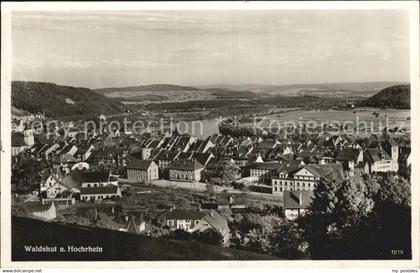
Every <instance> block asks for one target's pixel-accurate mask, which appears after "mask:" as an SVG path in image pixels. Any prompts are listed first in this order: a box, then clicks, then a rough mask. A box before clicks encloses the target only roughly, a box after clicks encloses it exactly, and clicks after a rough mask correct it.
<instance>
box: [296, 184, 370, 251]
mask: <svg viewBox="0 0 420 273" xmlns="http://www.w3.org/2000/svg"><path fill="white" fill-rule="evenodd" d="M373 207H374V202H373V200H372V198H371V197H370V196H369V191H368V188H367V187H366V186H365V185H364V183H363V180H360V179H352V180H345V181H343V182H334V181H333V182H331V183H328V182H324V181H321V182H320V183H319V185H318V187H317V188H316V190H315V196H314V199H313V202H312V203H311V206H310V208H309V214H308V216H307V217H305V218H306V219H304V220H303V224H304V226H305V230H306V236H307V238H308V241H309V244H310V252H311V256H312V258H314V259H348V258H359V257H363V256H362V255H361V253H363V254H364V253H365V251H366V249H363V247H362V246H361V245H360V242H361V240H360V239H361V238H363V239H366V238H365V237H369V235H368V232H365V231H364V232H360V230H361V227H362V226H363V225H364V224H365V223H366V219H368V218H369V216H370V214H371V212H372V210H373ZM362 242H363V243H365V242H366V241H362Z"/></svg>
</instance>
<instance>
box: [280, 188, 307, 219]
mask: <svg viewBox="0 0 420 273" xmlns="http://www.w3.org/2000/svg"><path fill="white" fill-rule="evenodd" d="M313 195H314V194H313V191H312V190H291V191H289V190H287V191H284V194H283V211H284V216H285V217H286V218H287V219H289V220H292V221H293V220H296V219H297V218H299V217H301V216H304V215H305V214H306V213H307V212H308V209H309V206H310V204H311V202H312V199H313Z"/></svg>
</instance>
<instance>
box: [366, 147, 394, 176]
mask: <svg viewBox="0 0 420 273" xmlns="http://www.w3.org/2000/svg"><path fill="white" fill-rule="evenodd" d="M364 157H365V166H364V171H365V173H366V174H371V173H386V172H397V171H398V162H397V164H395V162H393V160H392V157H391V155H390V154H388V152H387V151H386V150H384V149H382V148H367V149H366V150H365V153H364Z"/></svg>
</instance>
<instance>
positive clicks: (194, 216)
mask: <svg viewBox="0 0 420 273" xmlns="http://www.w3.org/2000/svg"><path fill="white" fill-rule="evenodd" d="M204 216H206V213H205V212H204V211H199V210H193V209H172V210H170V211H168V212H165V213H163V214H162V215H160V216H159V221H160V222H161V223H162V225H163V226H167V227H169V228H170V229H172V230H174V229H183V230H185V231H189V232H191V231H192V230H193V229H194V227H195V226H196V225H197V224H198V223H199V222H200V220H201V219H203V218H204Z"/></svg>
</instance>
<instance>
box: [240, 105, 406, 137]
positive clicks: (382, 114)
mask: <svg viewBox="0 0 420 273" xmlns="http://www.w3.org/2000/svg"><path fill="white" fill-rule="evenodd" d="M374 113H376V114H377V115H375V114H374ZM256 120H257V122H259V124H260V126H262V127H267V126H269V125H270V122H271V124H272V126H273V124H280V125H281V126H284V125H286V126H287V125H288V124H290V125H291V124H292V123H294V124H295V125H298V124H299V122H301V123H302V124H305V123H307V122H316V124H317V125H319V126H322V125H323V124H331V122H338V123H340V124H343V123H344V122H346V123H351V124H352V126H355V127H356V126H358V128H359V129H360V130H361V131H362V130H363V128H369V131H371V130H374V131H377V130H378V129H379V128H384V127H388V128H395V127H398V128H399V129H402V131H404V132H407V131H409V130H410V128H411V123H410V110H399V109H378V108H357V109H348V110H327V111H317V110H297V111H290V112H285V113H279V114H270V115H260V116H257V117H256ZM260 120H262V121H261V122H260ZM387 120H388V122H387ZM364 122H366V123H367V124H366V127H365V124H364ZM242 125H243V126H252V125H253V122H247V123H243V124H242Z"/></svg>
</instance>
